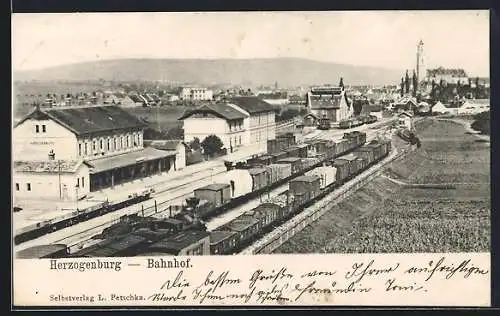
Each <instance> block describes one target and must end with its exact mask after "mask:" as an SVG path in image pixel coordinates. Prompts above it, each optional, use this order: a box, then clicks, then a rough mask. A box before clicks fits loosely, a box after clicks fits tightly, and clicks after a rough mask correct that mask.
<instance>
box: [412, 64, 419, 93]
mask: <svg viewBox="0 0 500 316" xmlns="http://www.w3.org/2000/svg"><path fill="white" fill-rule="evenodd" d="M412 81H413V96H414V97H416V96H417V87H418V81H417V74H416V73H415V70H413V78H412Z"/></svg>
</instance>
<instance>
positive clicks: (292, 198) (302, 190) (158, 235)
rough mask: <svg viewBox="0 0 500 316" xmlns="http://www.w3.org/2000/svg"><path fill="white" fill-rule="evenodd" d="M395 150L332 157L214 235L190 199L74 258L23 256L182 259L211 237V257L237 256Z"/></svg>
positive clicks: (126, 226) (59, 248)
mask: <svg viewBox="0 0 500 316" xmlns="http://www.w3.org/2000/svg"><path fill="white" fill-rule="evenodd" d="M390 151H391V141H390V140H386V139H383V140H374V141H372V142H370V143H369V144H366V145H364V146H361V147H358V148H356V149H354V150H353V151H352V152H351V153H349V154H344V155H341V156H339V157H334V158H328V159H326V160H325V163H324V164H323V166H319V167H316V168H313V169H312V170H310V171H308V172H306V173H305V175H303V176H299V177H297V178H295V179H293V180H291V181H290V182H289V186H288V190H287V191H285V192H283V193H282V194H280V195H278V196H275V197H273V198H271V199H268V200H267V201H265V202H264V203H261V204H260V205H259V206H257V207H256V208H254V209H252V210H250V211H247V212H245V213H243V214H241V215H240V216H238V217H237V218H235V219H233V220H231V221H229V222H228V223H226V224H224V225H222V226H220V227H218V228H217V229H215V230H213V231H211V232H206V226H205V225H204V224H203V222H202V221H200V220H199V218H198V213H199V209H198V205H199V202H200V200H199V199H198V198H190V199H188V200H187V205H188V206H187V207H186V208H184V211H183V212H181V213H179V214H176V215H175V216H174V218H168V219H161V220H160V219H155V218H152V217H148V218H141V217H138V216H137V215H135V216H127V217H126V219H124V220H122V221H121V223H120V224H118V225H115V226H114V227H110V228H108V229H106V230H104V231H103V233H102V234H101V236H99V239H104V240H103V241H101V242H99V243H98V244H96V245H93V246H90V247H88V248H84V249H82V250H80V251H78V252H76V253H74V254H71V255H70V254H69V252H68V249H67V248H65V245H47V246H37V247H33V248H30V249H26V250H25V251H24V252H25V253H23V252H21V253H18V257H19V258H23V257H24V258H33V257H39V258H62V257H106V256H137V255H145V254H148V255H151V254H155V255H161V254H162V253H163V254H164V255H166V254H175V255H177V254H179V252H177V250H176V251H175V252H172V248H174V246H175V245H180V244H183V245H184V246H182V247H189V245H190V244H192V245H199V244H200V241H201V240H202V239H205V240H206V238H207V237H209V252H210V254H211V255H227V254H234V253H236V252H238V251H239V250H241V249H243V248H245V247H246V246H248V245H250V244H251V243H253V242H254V241H255V240H256V239H258V238H259V237H261V236H263V235H264V234H265V233H267V232H269V231H271V230H273V229H274V228H276V227H277V226H279V225H280V224H281V223H283V222H285V221H287V220H288V219H290V218H292V217H293V216H295V215H296V214H298V213H300V212H301V211H303V210H304V209H305V208H307V207H309V206H310V205H312V204H313V203H315V202H316V201H318V200H320V199H322V198H323V197H325V196H326V195H327V194H329V193H331V192H333V191H334V190H335V189H337V188H339V187H341V186H342V185H343V184H344V183H346V182H347V181H349V180H351V179H352V178H354V177H356V176H357V175H358V174H360V173H361V172H363V171H364V170H366V169H368V168H369V167H370V166H372V165H374V164H376V163H377V162H379V161H380V160H382V159H383V158H384V157H386V156H387V155H388V154H389V152H390ZM134 217H135V218H134ZM188 254H189V253H188ZM200 254H208V253H200Z"/></svg>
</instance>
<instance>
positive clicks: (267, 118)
mask: <svg viewBox="0 0 500 316" xmlns="http://www.w3.org/2000/svg"><path fill="white" fill-rule="evenodd" d="M275 117H276V108H275V107H274V106H272V105H271V104H269V103H267V102H265V101H263V100H261V99H259V98H257V97H254V96H245V97H234V98H230V99H227V100H226V102H220V103H204V104H202V105H201V106H200V107H198V108H196V109H194V110H191V111H188V112H186V113H185V114H184V115H183V116H182V117H180V118H179V120H182V121H183V122H184V141H185V142H191V141H192V140H193V139H194V138H198V139H199V140H200V141H203V139H204V138H205V137H207V136H208V135H211V134H215V135H217V136H218V137H219V138H220V139H221V140H222V142H223V143H224V146H225V148H227V149H228V150H229V151H230V150H231V149H235V148H237V147H240V146H246V145H252V144H263V145H264V144H267V140H270V139H274V138H276V122H275Z"/></svg>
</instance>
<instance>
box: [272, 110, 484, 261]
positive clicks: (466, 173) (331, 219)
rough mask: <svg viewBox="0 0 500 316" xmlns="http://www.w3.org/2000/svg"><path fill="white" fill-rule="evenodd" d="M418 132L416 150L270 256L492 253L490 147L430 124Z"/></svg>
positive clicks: (460, 131)
mask: <svg viewBox="0 0 500 316" xmlns="http://www.w3.org/2000/svg"><path fill="white" fill-rule="evenodd" d="M417 133H418V136H419V137H420V140H421V142H422V147H421V148H420V149H416V150H415V151H414V152H412V153H411V154H409V155H408V156H406V157H405V158H403V159H401V160H398V161H395V162H393V163H391V165H389V166H388V168H387V170H386V171H385V172H384V174H383V175H382V176H380V177H378V178H376V179H375V180H373V181H372V182H370V183H368V184H367V185H365V186H364V187H363V188H361V189H360V190H358V191H357V192H356V193H355V194H353V195H351V196H350V197H349V198H347V199H345V200H344V201H342V202H341V203H339V204H337V205H336V206H334V207H332V209H331V210H329V211H328V212H327V213H325V215H324V216H322V217H321V218H320V219H319V220H318V221H316V222H314V223H313V224H312V225H310V226H308V227H306V228H305V229H304V230H302V231H301V232H299V233H298V234H296V235H295V236H294V237H293V238H291V239H290V240H288V241H287V242H286V243H285V244H283V245H282V246H281V247H280V248H279V249H277V250H276V251H275V253H318V252H327V253H373V252H377V253H387V252H481V251H490V230H491V226H490V211H491V198H490V171H489V170H490V147H489V143H486V142H484V141H480V140H478V138H477V137H475V136H473V135H470V134H467V132H466V130H465V129H464V128H463V126H462V125H460V124H457V123H453V122H443V121H436V120H434V119H426V120H424V121H422V122H421V123H420V124H419V125H417ZM396 146H398V145H397V142H396Z"/></svg>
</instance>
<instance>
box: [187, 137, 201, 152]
mask: <svg viewBox="0 0 500 316" xmlns="http://www.w3.org/2000/svg"><path fill="white" fill-rule="evenodd" d="M189 146H190V147H191V148H192V149H193V150H195V151H199V150H200V149H201V143H200V139H199V138H198V137H195V138H194V139H193V140H192V141H191V143H189Z"/></svg>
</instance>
